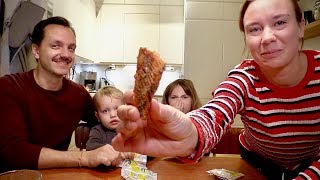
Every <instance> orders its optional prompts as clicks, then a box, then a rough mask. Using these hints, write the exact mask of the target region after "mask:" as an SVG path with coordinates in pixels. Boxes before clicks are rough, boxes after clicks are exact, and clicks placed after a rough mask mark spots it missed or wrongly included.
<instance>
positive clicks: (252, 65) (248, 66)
mask: <svg viewBox="0 0 320 180" xmlns="http://www.w3.org/2000/svg"><path fill="white" fill-rule="evenodd" d="M256 66H257V64H256V62H255V61H254V60H253V59H245V60H243V61H242V62H241V63H240V64H238V65H236V66H235V68H234V69H243V70H252V69H256Z"/></svg>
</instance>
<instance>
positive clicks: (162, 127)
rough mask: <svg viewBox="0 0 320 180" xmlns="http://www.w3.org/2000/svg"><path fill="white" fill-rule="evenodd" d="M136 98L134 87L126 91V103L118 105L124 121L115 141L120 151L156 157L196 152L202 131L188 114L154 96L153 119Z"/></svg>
mask: <svg viewBox="0 0 320 180" xmlns="http://www.w3.org/2000/svg"><path fill="white" fill-rule="evenodd" d="M133 98H134V94H133V91H128V92H126V93H125V94H124V102H125V103H126V105H122V106H120V107H119V108H118V116H119V118H120V119H121V120H122V122H121V123H120V125H119V126H118V129H117V131H118V135H117V136H116V137H115V138H114V139H113V141H112V146H113V147H114V148H115V149H116V150H117V151H123V152H137V153H140V154H145V155H149V156H154V157H173V156H189V155H191V154H192V153H193V152H194V150H195V147H196V145H197V143H198V133H197V129H196V127H195V126H194V125H193V123H192V122H191V120H190V119H189V117H188V116H187V115H185V114H184V113H183V112H181V111H179V110H177V109H175V108H174V107H171V106H169V105H163V104H160V103H158V102H157V101H156V100H152V104H151V113H150V116H151V117H150V119H149V120H145V119H141V118H140V114H139V111H138V109H137V108H136V107H135V106H133V105H132V104H133V102H134V100H133Z"/></svg>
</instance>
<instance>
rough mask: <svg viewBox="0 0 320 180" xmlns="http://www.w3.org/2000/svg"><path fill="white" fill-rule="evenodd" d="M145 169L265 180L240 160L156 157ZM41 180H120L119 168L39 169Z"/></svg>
mask: <svg viewBox="0 0 320 180" xmlns="http://www.w3.org/2000/svg"><path fill="white" fill-rule="evenodd" d="M147 167H148V169H150V170H151V171H153V172H155V173H157V175H158V179H159V180H168V179H169V180H170V179H174V180H176V179H200V180H206V179H208V180H209V179H210V180H212V179H218V178H216V177H215V176H211V175H209V174H208V173H207V172H206V171H207V170H211V169H215V168H224V169H228V170H232V171H236V172H241V173H243V174H244V175H245V176H244V177H243V178H241V179H246V180H247V179H248V180H250V179H254V180H257V179H259V180H264V179H266V178H265V177H264V176H263V175H262V174H261V173H260V172H259V171H257V170H256V169H255V168H254V167H253V166H251V165H250V164H248V163H247V162H246V161H244V160H243V159H241V158H239V157H204V158H202V159H201V161H199V162H198V163H196V164H183V163H181V162H180V161H178V160H177V159H175V158H167V159H161V158H155V159H153V160H151V161H148V163H147ZM39 171H40V172H41V173H42V179H43V180H51V179H52V180H56V179H59V180H69V179H76V180H88V179H89V180H90V179H95V180H99V179H110V180H112V179H122V178H121V175H120V172H121V169H120V168H114V169H110V168H96V169H87V168H64V169H46V170H39Z"/></svg>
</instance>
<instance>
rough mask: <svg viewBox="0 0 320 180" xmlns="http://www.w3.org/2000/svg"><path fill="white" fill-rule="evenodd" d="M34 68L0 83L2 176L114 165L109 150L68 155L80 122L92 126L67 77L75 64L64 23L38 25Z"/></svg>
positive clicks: (89, 106) (79, 92)
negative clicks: (19, 171) (17, 171)
mask: <svg viewBox="0 0 320 180" xmlns="http://www.w3.org/2000/svg"><path fill="white" fill-rule="evenodd" d="M31 39H32V53H33V55H34V57H35V59H36V60H37V63H38V64H37V66H36V68H35V69H33V70H31V71H29V72H24V73H18V74H12V75H6V76H3V77H1V78H0V87H1V88H0V99H1V100H0V107H1V108H0V118H1V120H0V127H2V129H1V131H0V137H1V138H0V162H1V165H0V171H7V170H12V169H42V168H56V167H82V166H86V167H96V166H98V165H100V164H104V165H107V166H109V165H117V164H118V163H120V161H121V155H120V153H119V155H118V156H112V157H109V156H108V154H110V152H109V151H110V150H109V149H110V148H108V147H106V146H102V147H100V148H98V149H96V150H93V151H88V152H86V151H82V152H81V151H66V150H67V149H68V146H69V143H70V139H71V136H72V132H73V131H74V130H75V128H76V127H77V125H78V123H79V121H80V120H83V121H87V122H89V123H92V124H95V123H96V122H97V120H96V118H95V116H94V105H93V102H92V98H91V96H90V95H89V93H88V92H87V91H86V90H85V89H84V87H83V86H81V85H79V84H76V83H74V82H72V81H71V80H69V79H67V78H65V76H66V75H67V74H68V72H69V70H70V68H71V66H72V65H73V63H74V58H75V54H74V53H75V49H76V35H75V31H74V29H73V28H72V27H71V25H70V23H69V21H68V20H66V19H64V18H62V17H52V18H48V19H46V20H42V21H40V22H39V23H38V24H37V25H36V26H35V28H34V30H33V33H32V36H31Z"/></svg>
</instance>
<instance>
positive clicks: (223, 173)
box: [207, 169, 244, 180]
mask: <svg viewBox="0 0 320 180" xmlns="http://www.w3.org/2000/svg"><path fill="white" fill-rule="evenodd" d="M207 173H209V174H210V175H215V176H217V177H218V178H220V179H226V180H235V179H238V178H240V177H243V176H244V174H242V173H238V172H234V171H230V170H227V169H212V170H209V171H207Z"/></svg>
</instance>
